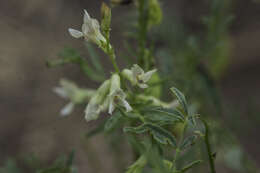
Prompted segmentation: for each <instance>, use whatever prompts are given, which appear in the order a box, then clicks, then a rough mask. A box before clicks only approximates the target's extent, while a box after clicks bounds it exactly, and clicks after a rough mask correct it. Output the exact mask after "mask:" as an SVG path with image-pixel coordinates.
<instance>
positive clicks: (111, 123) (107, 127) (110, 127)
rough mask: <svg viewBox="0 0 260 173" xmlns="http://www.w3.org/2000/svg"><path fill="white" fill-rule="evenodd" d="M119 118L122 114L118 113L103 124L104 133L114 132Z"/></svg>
mask: <svg viewBox="0 0 260 173" xmlns="http://www.w3.org/2000/svg"><path fill="white" fill-rule="evenodd" d="M121 118H122V114H121V113H120V112H116V113H114V114H113V115H112V116H111V117H110V118H109V119H108V120H107V121H106V123H105V127H104V130H105V132H111V131H112V130H114V129H115V128H116V126H117V125H118V123H119V121H120V119H121Z"/></svg>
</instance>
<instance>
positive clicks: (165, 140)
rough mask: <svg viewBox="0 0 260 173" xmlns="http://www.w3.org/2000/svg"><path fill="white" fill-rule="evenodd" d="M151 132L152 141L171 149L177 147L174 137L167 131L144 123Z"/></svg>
mask: <svg viewBox="0 0 260 173" xmlns="http://www.w3.org/2000/svg"><path fill="white" fill-rule="evenodd" d="M145 125H146V126H147V127H148V128H149V130H150V131H151V133H152V135H153V137H154V139H155V140H156V141H158V142H159V143H161V144H170V145H171V146H173V147H176V146H177V142H176V139H175V137H174V136H173V135H172V134H171V133H170V132H169V131H167V130H165V129H163V128H161V127H160V126H157V125H155V124H151V123H146V124H145Z"/></svg>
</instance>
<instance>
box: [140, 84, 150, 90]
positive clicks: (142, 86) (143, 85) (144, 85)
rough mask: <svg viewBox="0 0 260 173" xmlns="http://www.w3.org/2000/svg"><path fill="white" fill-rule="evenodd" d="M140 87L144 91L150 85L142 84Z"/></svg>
mask: <svg viewBox="0 0 260 173" xmlns="http://www.w3.org/2000/svg"><path fill="white" fill-rule="evenodd" d="M138 86H139V87H140V88H143V89H145V88H148V85H147V84H145V83H140V84H138Z"/></svg>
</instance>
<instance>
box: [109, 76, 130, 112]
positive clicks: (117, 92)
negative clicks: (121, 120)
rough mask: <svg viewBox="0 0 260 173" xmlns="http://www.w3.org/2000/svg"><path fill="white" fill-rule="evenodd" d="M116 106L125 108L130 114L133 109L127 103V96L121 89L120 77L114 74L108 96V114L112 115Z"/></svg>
mask: <svg viewBox="0 0 260 173" xmlns="http://www.w3.org/2000/svg"><path fill="white" fill-rule="evenodd" d="M116 105H119V106H123V107H125V109H126V112H130V111H131V110H132V107H131V106H130V105H129V103H128V102H127V101H126V94H125V93H124V91H123V90H122V89H121V88H120V77H119V75H118V74H113V75H112V77H111V88H110V93H109V96H108V106H109V107H108V113H109V114H112V113H113V111H114V110H115V107H116Z"/></svg>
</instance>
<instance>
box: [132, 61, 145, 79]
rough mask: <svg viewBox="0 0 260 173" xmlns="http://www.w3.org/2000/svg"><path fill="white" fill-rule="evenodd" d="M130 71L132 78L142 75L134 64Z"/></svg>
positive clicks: (140, 69) (141, 70)
mask: <svg viewBox="0 0 260 173" xmlns="http://www.w3.org/2000/svg"><path fill="white" fill-rule="evenodd" d="M131 70H132V72H133V75H134V77H137V76H139V75H141V74H144V70H143V69H142V68H141V67H140V66H139V65H137V64H134V65H133V67H132V68H131Z"/></svg>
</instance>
